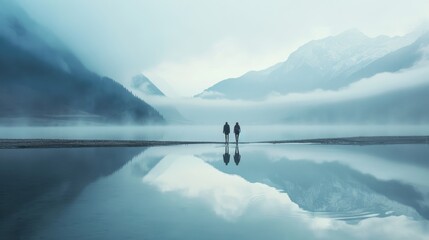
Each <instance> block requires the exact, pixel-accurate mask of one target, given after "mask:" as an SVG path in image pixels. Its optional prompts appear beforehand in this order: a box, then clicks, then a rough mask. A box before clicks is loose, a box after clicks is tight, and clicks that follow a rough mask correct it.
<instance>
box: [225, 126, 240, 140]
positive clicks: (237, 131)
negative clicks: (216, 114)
mask: <svg viewBox="0 0 429 240" xmlns="http://www.w3.org/2000/svg"><path fill="white" fill-rule="evenodd" d="M230 132H231V129H230V127H229V124H228V122H225V125H223V134H225V144H229V133H230ZM240 132H241V128H240V125H239V124H238V122H236V123H235V126H234V134H235V144H238V138H239V137H240Z"/></svg>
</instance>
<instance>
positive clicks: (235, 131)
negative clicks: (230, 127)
mask: <svg viewBox="0 0 429 240" xmlns="http://www.w3.org/2000/svg"><path fill="white" fill-rule="evenodd" d="M240 132H241V128H240V125H239V124H238V122H236V123H235V126H234V134H235V144H238V137H239V136H240Z"/></svg>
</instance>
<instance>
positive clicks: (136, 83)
mask: <svg viewBox="0 0 429 240" xmlns="http://www.w3.org/2000/svg"><path fill="white" fill-rule="evenodd" d="M131 87H132V88H133V89H136V90H138V91H140V92H142V93H143V94H145V95H150V96H165V95H164V93H163V92H162V91H161V90H159V88H158V87H157V86H155V84H153V83H152V81H150V80H149V78H147V77H146V76H145V75H143V74H138V75H136V76H134V77H133V79H132V81H131Z"/></svg>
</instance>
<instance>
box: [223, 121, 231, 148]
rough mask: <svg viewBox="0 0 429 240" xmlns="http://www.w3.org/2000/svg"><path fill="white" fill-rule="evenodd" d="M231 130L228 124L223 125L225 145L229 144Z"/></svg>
mask: <svg viewBox="0 0 429 240" xmlns="http://www.w3.org/2000/svg"><path fill="white" fill-rule="evenodd" d="M230 131H231V130H230V129H229V124H228V122H225V125H223V134H225V144H229V132H230Z"/></svg>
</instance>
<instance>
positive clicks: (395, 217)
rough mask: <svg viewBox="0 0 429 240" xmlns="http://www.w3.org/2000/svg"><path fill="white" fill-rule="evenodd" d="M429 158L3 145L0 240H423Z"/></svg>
mask: <svg viewBox="0 0 429 240" xmlns="http://www.w3.org/2000/svg"><path fill="white" fill-rule="evenodd" d="M228 154H229V155H228ZM428 157H429V146H428V145H385V146H327V145H323V146H322V145H302V144H289V145H288V144H284V145H283V144H282V145H270V144H266V145H261V144H242V145H240V146H238V147H236V146H235V145H230V146H229V147H227V148H226V147H225V146H224V145H222V144H218V145H188V146H171V147H152V148H147V149H146V148H82V149H24V150H16V149H9V150H5V149H3V150H0V186H1V188H0V197H1V198H0V211H1V215H0V238H1V239H73V240H74V239H428V238H429V221H428V219H429V162H428Z"/></svg>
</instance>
